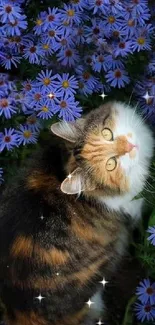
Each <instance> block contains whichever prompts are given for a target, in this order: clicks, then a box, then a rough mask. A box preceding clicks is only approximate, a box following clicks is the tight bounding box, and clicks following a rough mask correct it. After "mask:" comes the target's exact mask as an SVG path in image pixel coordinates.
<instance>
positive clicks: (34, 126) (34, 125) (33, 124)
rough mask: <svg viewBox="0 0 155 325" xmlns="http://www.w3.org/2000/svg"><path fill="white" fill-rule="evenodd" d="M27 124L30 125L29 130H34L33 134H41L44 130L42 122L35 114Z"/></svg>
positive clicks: (28, 119)
mask: <svg viewBox="0 0 155 325" xmlns="http://www.w3.org/2000/svg"><path fill="white" fill-rule="evenodd" d="M26 124H27V125H28V128H29V130H32V132H39V131H40V129H41V128H42V125H41V122H40V120H39V119H38V118H37V116H36V115H35V114H32V115H30V116H28V117H27V119H26Z"/></svg>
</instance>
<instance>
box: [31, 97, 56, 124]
mask: <svg viewBox="0 0 155 325" xmlns="http://www.w3.org/2000/svg"><path fill="white" fill-rule="evenodd" d="M52 108H53V107H52V105H49V104H48V102H47V101H45V100H42V101H41V102H40V104H39V105H38V106H37V108H36V109H35V110H36V112H38V111H39V113H37V116H38V117H40V118H42V119H43V120H44V119H45V120H48V119H49V118H51V117H52V116H53V111H52Z"/></svg>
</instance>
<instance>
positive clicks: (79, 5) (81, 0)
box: [70, 0, 87, 11]
mask: <svg viewBox="0 0 155 325" xmlns="http://www.w3.org/2000/svg"><path fill="white" fill-rule="evenodd" d="M70 3H71V5H72V7H73V8H75V10H81V11H83V9H85V8H87V5H86V0H70Z"/></svg>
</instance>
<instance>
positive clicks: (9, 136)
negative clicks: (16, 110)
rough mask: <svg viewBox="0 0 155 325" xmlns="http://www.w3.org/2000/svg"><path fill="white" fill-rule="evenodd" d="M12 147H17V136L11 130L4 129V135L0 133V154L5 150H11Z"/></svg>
mask: <svg viewBox="0 0 155 325" xmlns="http://www.w3.org/2000/svg"><path fill="white" fill-rule="evenodd" d="M14 147H18V143H17V134H16V133H15V130H14V129H12V128H10V129H6V128H5V129H4V133H2V132H1V133H0V152H2V151H3V150H4V149H5V148H6V149H7V150H12V149H13V148H14Z"/></svg>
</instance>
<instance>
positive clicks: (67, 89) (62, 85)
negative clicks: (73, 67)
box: [54, 73, 78, 95]
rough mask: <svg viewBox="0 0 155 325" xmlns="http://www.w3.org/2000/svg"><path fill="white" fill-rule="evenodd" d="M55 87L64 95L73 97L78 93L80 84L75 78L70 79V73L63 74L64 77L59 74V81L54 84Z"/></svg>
mask: <svg viewBox="0 0 155 325" xmlns="http://www.w3.org/2000/svg"><path fill="white" fill-rule="evenodd" d="M54 86H56V89H58V90H59V91H61V92H62V95H64V94H68V95H72V94H75V93H76V89H77V88H78V82H77V80H76V79H75V77H74V76H71V77H70V75H69V73H63V74H62V76H60V75H59V74H58V75H57V80H56V81H55V82H54Z"/></svg>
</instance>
